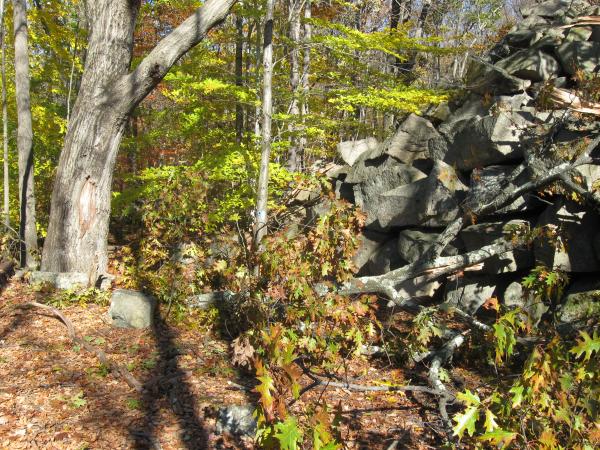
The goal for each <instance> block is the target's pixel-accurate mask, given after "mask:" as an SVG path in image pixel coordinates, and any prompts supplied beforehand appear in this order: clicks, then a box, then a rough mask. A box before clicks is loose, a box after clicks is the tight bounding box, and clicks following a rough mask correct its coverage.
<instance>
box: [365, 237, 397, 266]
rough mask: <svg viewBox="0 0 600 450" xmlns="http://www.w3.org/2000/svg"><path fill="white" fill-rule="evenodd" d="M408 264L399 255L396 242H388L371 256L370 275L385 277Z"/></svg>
mask: <svg viewBox="0 0 600 450" xmlns="http://www.w3.org/2000/svg"><path fill="white" fill-rule="evenodd" d="M405 264H406V261H404V260H403V259H402V258H400V255H399V254H398V250H397V244H396V240H395V239H394V240H391V241H387V242H385V243H384V244H382V245H380V246H379V247H378V248H377V250H376V251H375V252H374V253H373V254H372V255H371V257H370V258H369V263H368V266H367V267H368V270H369V275H383V274H384V273H388V272H389V271H390V270H394V269H397V268H398V267H401V266H403V265H405Z"/></svg>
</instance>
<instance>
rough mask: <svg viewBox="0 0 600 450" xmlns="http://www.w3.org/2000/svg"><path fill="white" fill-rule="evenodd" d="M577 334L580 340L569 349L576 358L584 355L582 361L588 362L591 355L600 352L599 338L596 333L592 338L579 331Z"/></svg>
mask: <svg viewBox="0 0 600 450" xmlns="http://www.w3.org/2000/svg"><path fill="white" fill-rule="evenodd" d="M579 334H580V336H581V338H582V340H580V341H578V343H577V345H576V346H575V347H573V348H572V349H571V353H574V354H575V356H576V357H577V358H579V357H581V355H582V354H584V353H585V358H584V361H588V360H589V359H590V357H591V356H592V353H594V352H599V351H600V338H598V335H597V334H596V333H594V337H593V338H591V337H590V335H589V334H587V333H586V332H585V331H580V332H579Z"/></svg>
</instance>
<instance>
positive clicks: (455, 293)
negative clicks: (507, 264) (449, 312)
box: [445, 274, 498, 315]
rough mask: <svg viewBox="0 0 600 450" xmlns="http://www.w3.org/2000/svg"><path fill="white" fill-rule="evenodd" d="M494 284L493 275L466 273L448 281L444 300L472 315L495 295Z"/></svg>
mask: <svg viewBox="0 0 600 450" xmlns="http://www.w3.org/2000/svg"><path fill="white" fill-rule="evenodd" d="M496 285H497V280H496V279H495V278H494V277H490V276H479V275H470V274H468V275H465V276H463V277H460V278H458V279H457V280H455V281H449V282H448V290H447V291H446V298H445V302H446V304H448V305H450V306H454V307H456V308H458V309H460V310H462V311H464V312H466V313H467V314H469V315H472V314H475V313H476V312H477V310H478V309H479V308H480V307H481V305H483V304H484V303H485V302H486V301H487V300H488V299H490V298H491V297H493V296H495V295H497V290H498V289H497V287H496Z"/></svg>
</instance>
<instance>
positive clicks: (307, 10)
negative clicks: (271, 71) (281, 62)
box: [298, 0, 312, 166]
mask: <svg viewBox="0 0 600 450" xmlns="http://www.w3.org/2000/svg"><path fill="white" fill-rule="evenodd" d="M311 16H312V9H311V0H306V4H305V5H304V19H305V20H304V56H303V60H302V79H301V83H302V102H301V105H302V106H301V108H300V114H301V115H302V136H301V137H300V140H299V142H298V146H299V149H298V151H299V153H300V155H301V156H302V164H303V166H304V165H305V164H306V161H305V160H304V149H305V148H306V143H307V140H306V116H308V112H309V109H308V95H309V93H310V80H309V77H310V45H311V40H312V25H311V24H310V19H311Z"/></svg>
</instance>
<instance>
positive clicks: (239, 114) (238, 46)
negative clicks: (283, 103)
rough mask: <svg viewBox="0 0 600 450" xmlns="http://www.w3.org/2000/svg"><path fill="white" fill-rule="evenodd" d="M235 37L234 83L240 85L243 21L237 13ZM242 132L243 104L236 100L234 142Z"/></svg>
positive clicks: (242, 55)
mask: <svg viewBox="0 0 600 450" xmlns="http://www.w3.org/2000/svg"><path fill="white" fill-rule="evenodd" d="M235 28H236V32H237V34H236V39H235V85H236V86H237V87H238V88H241V87H242V81H243V73H242V68H243V63H244V61H243V59H244V58H243V57H244V21H243V18H242V16H241V15H240V14H239V13H238V14H237V16H236V18H235ZM243 133H244V106H243V105H242V104H241V103H240V102H239V101H238V102H237V103H236V105H235V143H236V144H238V145H240V144H241V143H242V136H243Z"/></svg>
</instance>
